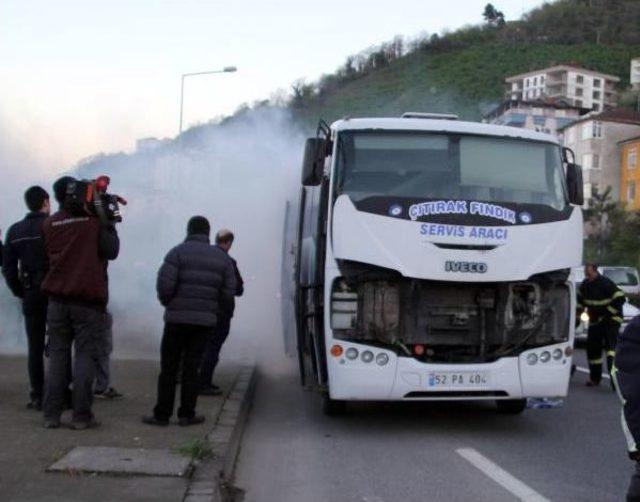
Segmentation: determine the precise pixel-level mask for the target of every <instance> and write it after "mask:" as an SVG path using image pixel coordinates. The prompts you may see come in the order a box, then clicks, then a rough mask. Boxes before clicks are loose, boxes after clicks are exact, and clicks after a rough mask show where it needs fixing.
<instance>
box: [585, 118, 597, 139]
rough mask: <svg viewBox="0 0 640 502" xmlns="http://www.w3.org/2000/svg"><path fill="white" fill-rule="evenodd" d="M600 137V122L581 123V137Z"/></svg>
mask: <svg viewBox="0 0 640 502" xmlns="http://www.w3.org/2000/svg"><path fill="white" fill-rule="evenodd" d="M601 137H602V123H601V122H596V121H593V122H587V123H586V124H582V139H591V138H601Z"/></svg>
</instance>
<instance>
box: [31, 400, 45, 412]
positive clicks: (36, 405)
mask: <svg viewBox="0 0 640 502" xmlns="http://www.w3.org/2000/svg"><path fill="white" fill-rule="evenodd" d="M27 409H29V410H35V411H42V399H32V400H31V401H29V402H28V403H27Z"/></svg>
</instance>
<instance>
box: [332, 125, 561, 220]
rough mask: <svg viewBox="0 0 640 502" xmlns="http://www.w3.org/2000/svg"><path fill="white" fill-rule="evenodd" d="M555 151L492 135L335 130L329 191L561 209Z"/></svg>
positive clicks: (558, 160)
mask: <svg viewBox="0 0 640 502" xmlns="http://www.w3.org/2000/svg"><path fill="white" fill-rule="evenodd" d="M563 172H564V171H563V167H562V160H561V157H560V149H559V148H558V146H557V145H553V144H551V143H544V142H535V141H525V140H518V139H509V138H502V137H493V136H467V135H458V134H455V135H454V134H433V133H422V132H403V131H398V132H395V131H387V132H379V131H373V132H370V131H342V132H340V133H339V135H338V152H337V170H336V183H335V190H336V193H337V194H343V193H344V194H347V195H349V196H350V197H351V198H352V199H353V200H354V201H359V200H362V199H365V198H368V197H374V196H385V197H398V198H411V199H416V198H420V199H421V198H424V199H453V200H482V201H489V202H503V203H504V202H511V203H519V204H540V205H545V206H550V207H552V208H554V209H557V210H563V209H565V207H566V206H567V198H566V195H565V186H564V176H563Z"/></svg>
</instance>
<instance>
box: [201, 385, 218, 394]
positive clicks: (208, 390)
mask: <svg viewBox="0 0 640 502" xmlns="http://www.w3.org/2000/svg"><path fill="white" fill-rule="evenodd" d="M198 394H200V395H201V396H219V395H221V394H222V391H221V390H220V388H219V387H217V386H215V385H210V386H209V387H200V390H198Z"/></svg>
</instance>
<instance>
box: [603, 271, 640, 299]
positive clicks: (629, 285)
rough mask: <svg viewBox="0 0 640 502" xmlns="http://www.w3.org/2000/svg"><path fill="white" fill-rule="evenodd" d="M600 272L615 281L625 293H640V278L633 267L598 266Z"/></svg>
mask: <svg viewBox="0 0 640 502" xmlns="http://www.w3.org/2000/svg"><path fill="white" fill-rule="evenodd" d="M600 273H601V274H602V275H604V276H605V277H608V278H609V279H611V280H612V281H613V282H615V283H616V284H617V285H618V287H619V288H620V289H621V290H622V291H624V294H625V295H638V294H640V279H639V278H638V271H637V270H636V269H635V268H634V267H600Z"/></svg>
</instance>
